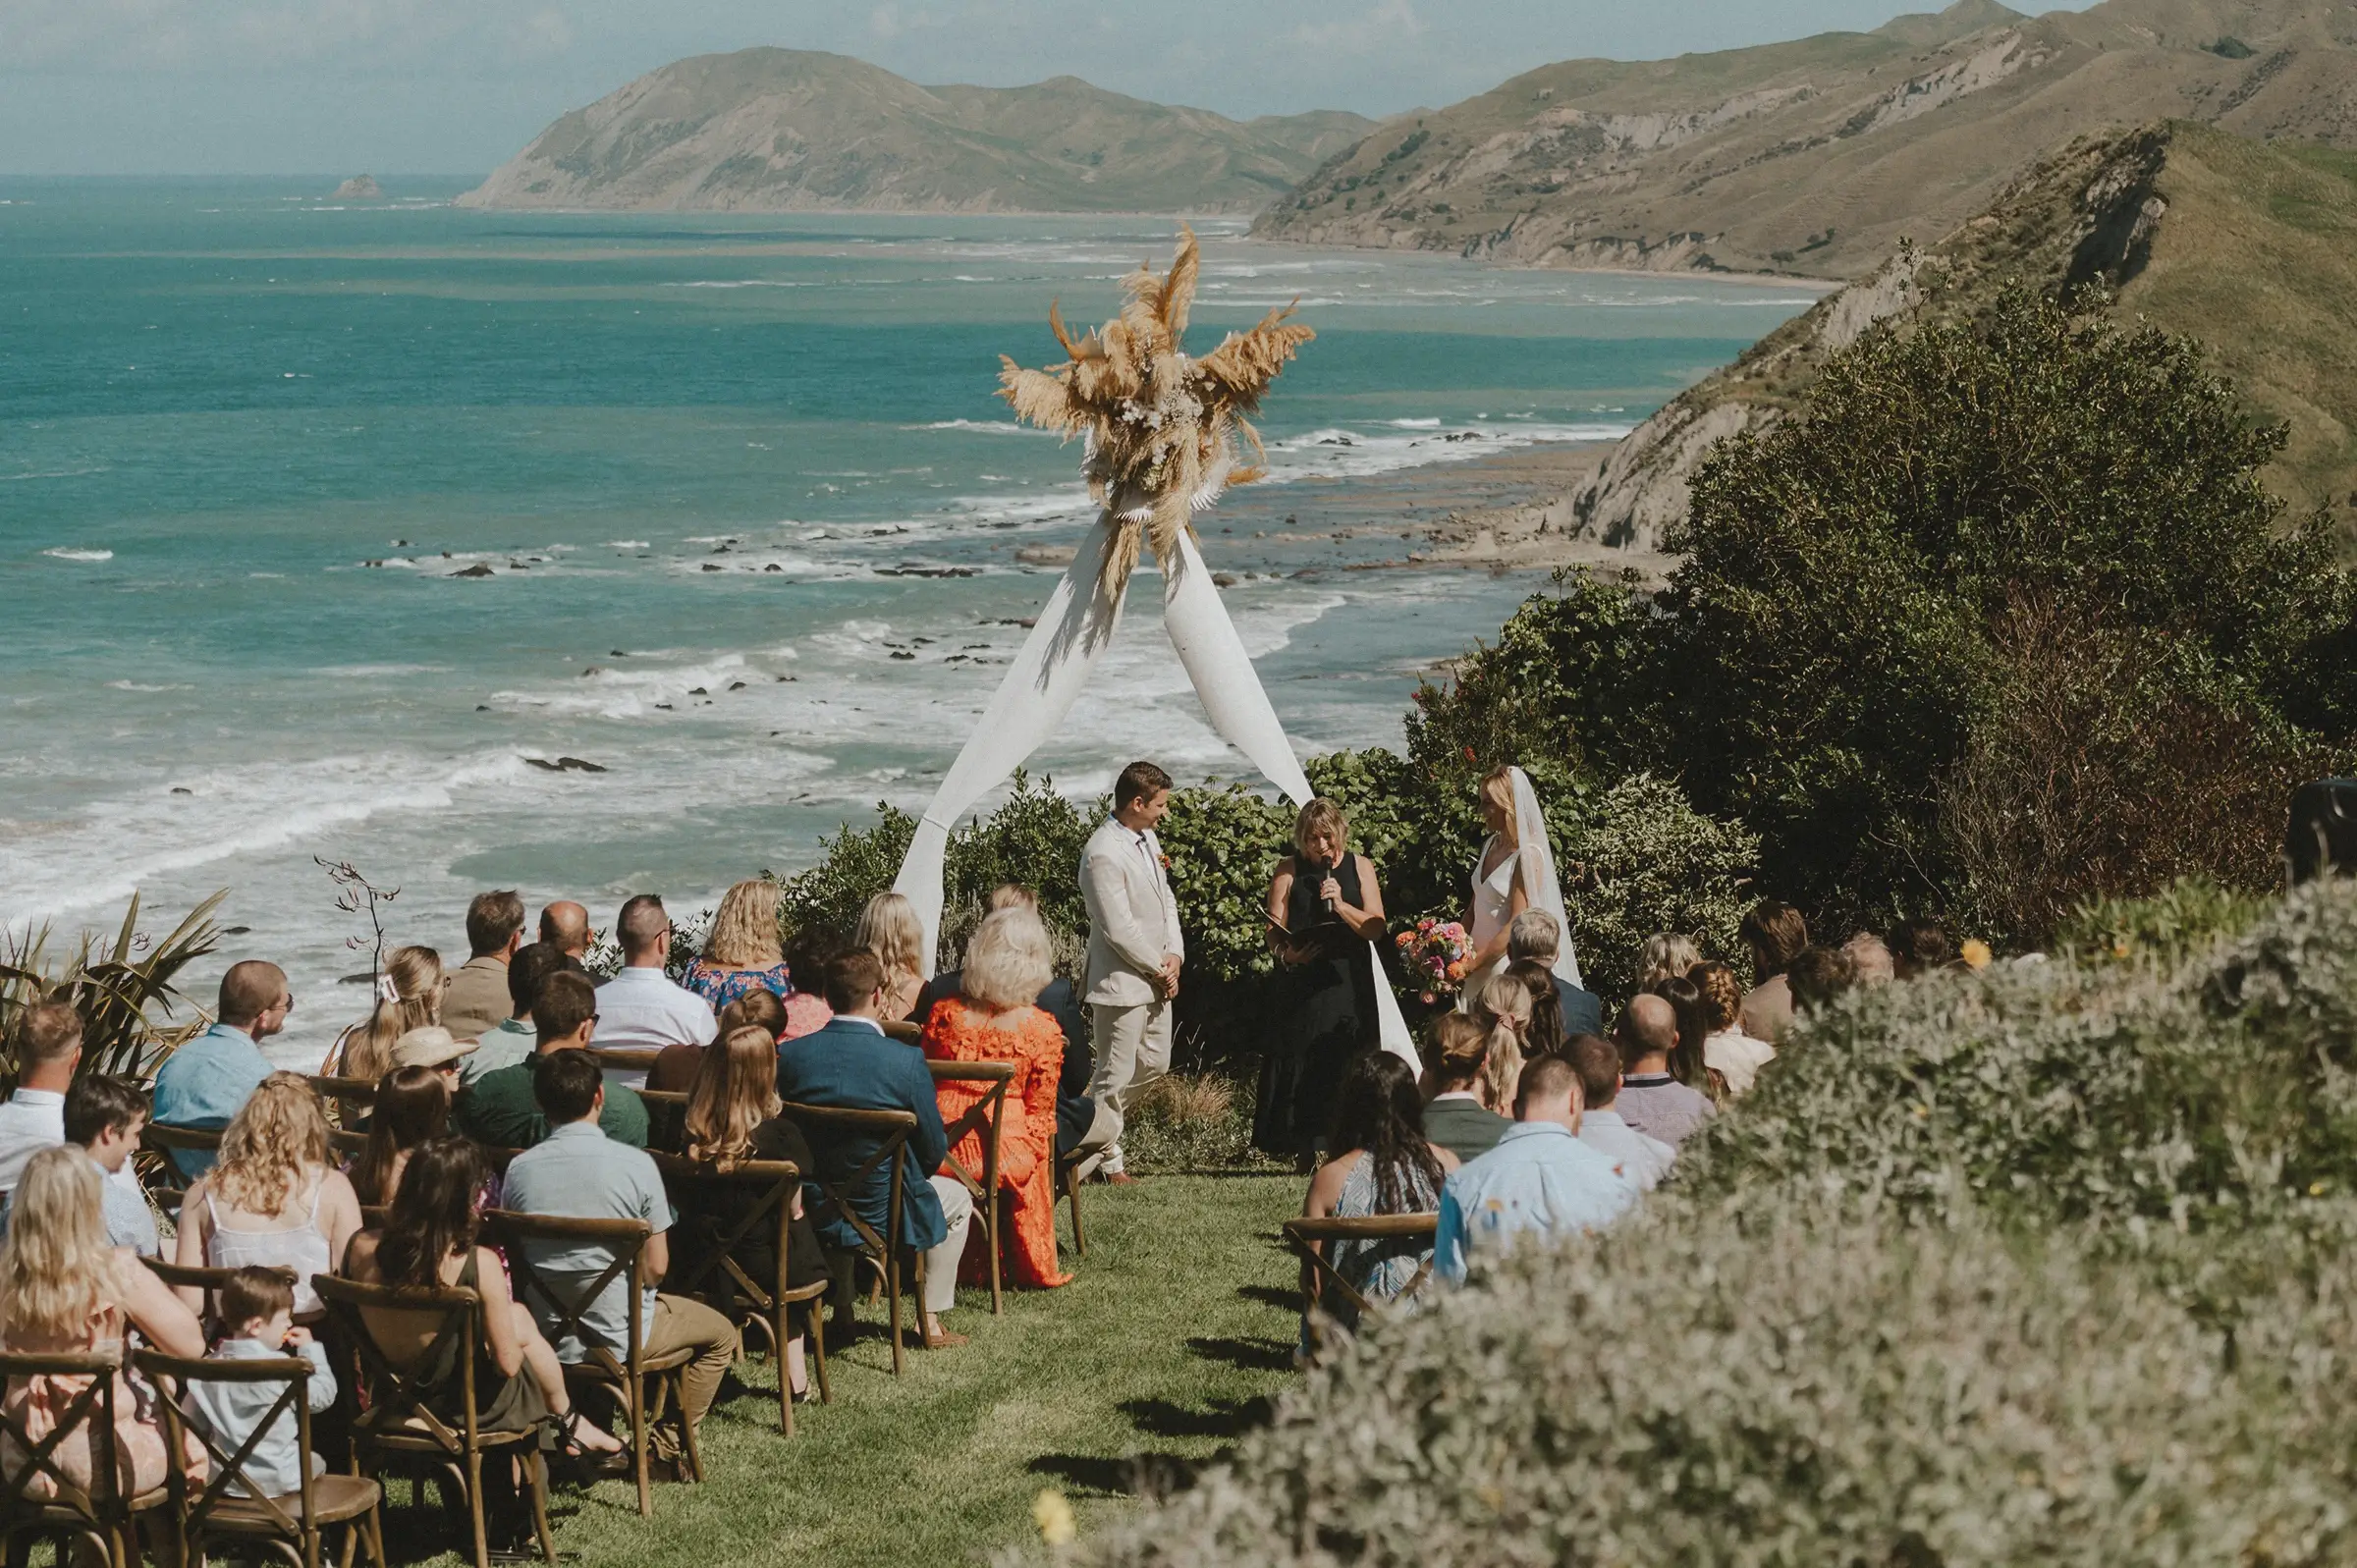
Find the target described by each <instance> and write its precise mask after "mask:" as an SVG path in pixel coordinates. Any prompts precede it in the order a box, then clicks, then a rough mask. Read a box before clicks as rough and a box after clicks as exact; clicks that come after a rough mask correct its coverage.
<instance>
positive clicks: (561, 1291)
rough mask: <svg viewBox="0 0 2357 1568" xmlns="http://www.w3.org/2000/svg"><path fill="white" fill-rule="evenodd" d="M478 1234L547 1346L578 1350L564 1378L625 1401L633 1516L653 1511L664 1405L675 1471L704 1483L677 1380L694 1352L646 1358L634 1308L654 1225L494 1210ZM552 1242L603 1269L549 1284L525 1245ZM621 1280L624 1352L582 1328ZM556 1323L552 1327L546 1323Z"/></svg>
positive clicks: (640, 1322) (692, 1425) (640, 1319)
mask: <svg viewBox="0 0 2357 1568" xmlns="http://www.w3.org/2000/svg"><path fill="white" fill-rule="evenodd" d="M483 1228H484V1231H485V1232H486V1234H487V1235H488V1236H489V1238H490V1239H491V1240H493V1241H495V1242H497V1243H498V1244H499V1247H500V1250H501V1251H502V1252H504V1253H505V1254H506V1255H507V1260H508V1274H509V1277H510V1278H511V1279H512V1280H513V1281H514V1282H515V1286H516V1299H517V1300H518V1301H521V1302H522V1303H523V1304H524V1305H525V1306H527V1307H530V1308H532V1309H534V1310H533V1314H532V1315H533V1316H534V1317H536V1318H538V1319H540V1321H541V1327H542V1328H543V1330H544V1331H545V1332H546V1333H547V1336H548V1342H549V1343H550V1344H552V1345H561V1344H563V1343H564V1342H565V1340H566V1339H567V1338H568V1337H571V1338H574V1339H577V1340H578V1341H579V1342H580V1345H581V1351H582V1355H581V1359H580V1360H579V1361H574V1362H567V1363H566V1364H565V1375H566V1377H568V1378H573V1379H581V1380H583V1381H586V1382H591V1383H595V1384H598V1385H600V1386H602V1387H606V1388H610V1389H612V1390H613V1391H614V1392H615V1393H616V1394H617V1395H618V1396H619V1397H620V1398H621V1400H622V1406H623V1411H624V1413H625V1414H626V1415H628V1416H629V1418H630V1471H631V1475H632V1477H633V1478H634V1479H635V1480H636V1482H637V1484H638V1513H639V1515H640V1517H642V1518H643V1517H646V1516H649V1515H651V1514H653V1513H654V1511H655V1495H654V1487H653V1477H652V1475H651V1473H650V1471H649V1469H648V1463H649V1461H648V1454H647V1429H648V1427H649V1426H650V1425H651V1424H652V1423H653V1421H654V1420H655V1418H656V1417H658V1416H660V1415H661V1414H662V1412H663V1406H664V1402H665V1399H666V1398H667V1397H668V1398H673V1399H677V1400H679V1401H680V1460H681V1464H680V1469H681V1473H682V1474H683V1475H684V1476H685V1477H686V1478H687V1479H689V1480H693V1481H701V1480H703V1479H704V1460H703V1454H702V1451H701V1450H700V1449H699V1448H698V1446H697V1443H696V1433H695V1423H694V1422H692V1421H689V1420H688V1419H687V1406H686V1399H685V1390H684V1389H683V1387H682V1386H681V1377H682V1373H683V1371H684V1370H685V1367H686V1365H687V1363H688V1362H689V1361H691V1360H693V1359H694V1354H695V1353H694V1352H693V1351H692V1350H689V1349H687V1348H685V1347H682V1348H680V1349H677V1350H667V1351H665V1352H663V1353H662V1354H661V1355H653V1354H650V1353H649V1352H648V1350H647V1348H646V1343H645V1340H646V1322H645V1318H644V1316H643V1315H642V1313H641V1311H640V1308H639V1303H640V1301H641V1300H642V1299H643V1293H642V1291H641V1290H640V1285H641V1284H642V1283H643V1275H644V1271H645V1252H646V1244H647V1241H648V1239H649V1238H650V1237H652V1236H653V1234H654V1227H652V1226H651V1225H649V1224H648V1223H647V1222H646V1221H645V1220H643V1219H578V1218H574V1217H566V1216H558V1215H527V1214H520V1213H518V1212H517V1211H515V1210H513V1209H492V1210H488V1211H486V1212H485V1213H484V1215H483ZM533 1242H553V1243H556V1244H557V1245H559V1246H564V1247H579V1246H582V1245H584V1244H586V1245H589V1246H595V1247H599V1248H602V1249H604V1251H605V1252H606V1254H607V1258H608V1261H607V1263H606V1266H605V1268H603V1269H602V1270H600V1271H598V1272H597V1273H595V1274H593V1275H591V1276H589V1278H588V1279H587V1281H586V1282H583V1283H576V1282H571V1281H562V1280H557V1279H553V1278H551V1277H550V1276H549V1275H547V1274H546V1273H543V1272H542V1271H540V1270H538V1269H536V1268H534V1267H533V1265H532V1261H531V1257H530V1252H531V1246H530V1244H531V1243H533ZM617 1282H620V1283H622V1284H624V1285H625V1286H626V1288H627V1290H628V1295H627V1297H626V1306H627V1308H628V1311H627V1314H626V1316H627V1319H628V1324H627V1327H626V1330H625V1334H624V1338H625V1343H624V1345H623V1347H622V1350H623V1353H622V1354H621V1355H619V1356H617V1355H616V1354H615V1353H614V1350H613V1347H611V1346H609V1345H607V1344H605V1343H604V1342H603V1341H602V1340H600V1339H599V1338H598V1337H597V1336H596V1335H595V1334H594V1333H593V1332H592V1331H591V1330H590V1329H589V1328H588V1326H587V1325H585V1323H584V1322H583V1320H584V1319H585V1318H587V1317H588V1315H589V1312H590V1310H591V1309H592V1308H594V1307H595V1306H596V1305H597V1299H598V1297H599V1296H600V1295H602V1294H604V1292H605V1289H606V1287H607V1286H608V1285H611V1284H615V1283H617ZM551 1319H553V1320H554V1322H553V1323H552V1322H551V1321H550V1320H551Z"/></svg>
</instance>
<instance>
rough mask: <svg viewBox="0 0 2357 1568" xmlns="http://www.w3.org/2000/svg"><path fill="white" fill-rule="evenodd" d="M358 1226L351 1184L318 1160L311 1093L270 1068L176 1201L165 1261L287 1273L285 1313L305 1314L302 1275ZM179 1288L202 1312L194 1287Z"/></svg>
mask: <svg viewBox="0 0 2357 1568" xmlns="http://www.w3.org/2000/svg"><path fill="white" fill-rule="evenodd" d="M359 1228H360V1204H359V1200H358V1198H356V1196H355V1195H354V1194H353V1190H352V1183H351V1181H350V1180H348V1179H347V1178H346V1177H345V1175H344V1173H343V1172H342V1171H340V1170H338V1169H336V1168H334V1166H332V1165H331V1164H330V1163H329V1162H328V1140H327V1117H326V1116H325V1114H323V1113H322V1112H321V1110H320V1108H319V1097H318V1096H317V1095H315V1094H313V1093H312V1092H311V1086H310V1085H309V1084H308V1083H306V1082H304V1081H303V1079H302V1078H301V1076H300V1075H298V1074H295V1073H291V1072H274V1073H272V1074H271V1075H270V1076H269V1077H267V1078H265V1079H263V1080H262V1085H261V1087H260V1088H258V1089H256V1090H255V1091H254V1092H253V1098H252V1099H250V1100H248V1101H247V1102H246V1105H245V1107H244V1108H242V1109H240V1110H239V1112H238V1113H237V1115H236V1116H235V1117H234V1118H233V1119H232V1120H231V1121H230V1124H229V1130H228V1131H227V1132H225V1133H223V1134H222V1136H221V1161H220V1163H218V1164H216V1165H215V1166H213V1168H212V1169H211V1170H209V1171H207V1172H206V1173H205V1174H204V1176H203V1177H202V1178H200V1179H199V1180H198V1181H197V1182H196V1183H195V1185H193V1186H192V1187H191V1188H190V1189H189V1193H188V1196H187V1197H186V1198H185V1199H183V1200H182V1201H181V1206H180V1238H179V1250H178V1252H177V1253H176V1255H175V1258H176V1261H177V1262H179V1263H181V1264H183V1265H187V1266H191V1267H201V1268H207V1269H238V1268H244V1267H247V1266H248V1265H252V1266H257V1267H260V1268H284V1269H289V1270H292V1271H294V1274H295V1316H296V1317H297V1318H298V1319H301V1318H315V1317H317V1316H318V1315H319V1313H320V1310H321V1308H320V1302H319V1293H318V1292H317V1291H316V1290H314V1289H312V1288H311V1276H312V1275H313V1274H324V1273H332V1272H333V1271H334V1270H335V1262H336V1260H337V1259H338V1258H341V1257H342V1256H343V1255H344V1246H345V1243H347V1242H349V1241H350V1240H351V1239H352V1237H353V1233H354V1232H356V1231H357V1230H358V1229H359ZM181 1294H182V1296H183V1298H184V1299H186V1300H187V1301H188V1302H189V1305H190V1306H191V1307H192V1308H193V1309H195V1310H196V1311H197V1312H198V1313H199V1314H201V1313H202V1312H203V1310H204V1300H203V1292H201V1291H198V1290H192V1289H190V1290H183V1291H182V1292H181Z"/></svg>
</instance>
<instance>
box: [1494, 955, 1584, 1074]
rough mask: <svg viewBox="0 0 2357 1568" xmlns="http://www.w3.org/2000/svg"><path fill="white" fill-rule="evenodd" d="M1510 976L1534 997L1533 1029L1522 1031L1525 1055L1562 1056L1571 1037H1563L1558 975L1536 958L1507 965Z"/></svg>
mask: <svg viewBox="0 0 2357 1568" xmlns="http://www.w3.org/2000/svg"><path fill="white" fill-rule="evenodd" d="M1506 972H1507V974H1509V975H1511V976H1513V977H1514V978H1515V979H1516V980H1519V981H1521V982H1522V989H1523V990H1525V991H1527V992H1529V993H1530V1025H1529V1027H1527V1028H1525V1029H1524V1030H1523V1031H1522V1054H1523V1055H1524V1056H1525V1057H1526V1058H1527V1057H1531V1056H1560V1055H1562V1052H1563V1042H1564V1041H1565V1040H1566V1039H1567V1038H1569V1037H1568V1036H1566V1035H1565V1034H1564V1033H1563V999H1562V993H1560V992H1558V991H1557V990H1556V989H1555V975H1554V974H1553V973H1552V972H1551V971H1550V970H1549V969H1548V967H1547V966H1546V965H1545V964H1543V963H1540V962H1539V961H1538V960H1537V959H1535V958H1524V959H1521V960H1519V961H1518V962H1515V963H1510V964H1507V966H1506Z"/></svg>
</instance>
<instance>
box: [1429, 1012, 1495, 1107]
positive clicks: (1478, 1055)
mask: <svg viewBox="0 0 2357 1568" xmlns="http://www.w3.org/2000/svg"><path fill="white" fill-rule="evenodd" d="M1421 1054H1422V1056H1423V1058H1424V1070H1425V1071H1426V1072H1428V1073H1430V1074H1432V1092H1433V1093H1434V1094H1436V1095H1439V1094H1448V1093H1451V1092H1452V1091H1461V1090H1466V1089H1475V1090H1478V1086H1479V1085H1480V1083H1481V1068H1482V1063H1483V1062H1485V1061H1486V1060H1488V1059H1489V1054H1490V1032H1489V1031H1488V1030H1487V1029H1484V1028H1483V1027H1482V1026H1481V1020H1480V1019H1478V1018H1476V1017H1474V1016H1473V1015H1472V1014H1471V1013H1469V1012H1445V1013H1443V1014H1441V1019H1440V1022H1438V1023H1436V1024H1434V1025H1433V1026H1432V1038H1431V1039H1429V1040H1427V1041H1425V1042H1424V1048H1423V1051H1422V1052H1421Z"/></svg>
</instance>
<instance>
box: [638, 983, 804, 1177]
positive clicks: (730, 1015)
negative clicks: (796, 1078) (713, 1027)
mask: <svg viewBox="0 0 2357 1568" xmlns="http://www.w3.org/2000/svg"><path fill="white" fill-rule="evenodd" d="M718 1029H719V1033H718V1034H717V1035H716V1036H715V1037H714V1043H713V1045H710V1046H691V1045H688V1044H686V1043H685V1042H682V1043H681V1044H679V1045H676V1046H665V1047H664V1048H663V1054H661V1055H659V1056H657V1057H656V1058H655V1064H654V1066H652V1067H651V1068H649V1069H648V1070H647V1074H646V1086H647V1087H648V1088H649V1089H653V1090H657V1091H659V1092H661V1093H664V1094H674V1095H684V1094H687V1093H689V1092H691V1091H692V1090H693V1089H694V1088H695V1080H696V1078H697V1077H698V1076H699V1075H700V1074H701V1073H702V1072H703V1070H704V1057H705V1056H706V1055H708V1054H710V1053H711V1052H712V1051H713V1050H714V1049H716V1047H717V1046H718V1044H719V1042H720V1041H723V1040H726V1039H728V1038H729V1034H730V1032H731V1031H732V1030H737V1029H758V1030H760V1031H761V1032H762V1033H763V1034H765V1035H767V1036H768V1037H769V1049H770V1051H771V1052H772V1053H773V1054H774V1053H775V1052H776V1051H777V1049H778V1043H779V1042H780V1041H781V1040H783V1039H784V1038H785V1037H786V1004H785V1003H784V1002H782V1001H780V1000H778V998H777V994H776V993H775V992H770V991H748V992H746V993H745V994H744V995H743V996H741V997H739V998H738V999H737V1000H735V1001H732V1002H730V1003H728V1004H727V1005H726V1006H724V1007H722V1008H721V1009H720V1018H719V1020H718ZM770 1077H771V1078H772V1079H775V1078H776V1077H777V1073H776V1072H775V1071H774V1070H773V1071H772V1072H771V1073H770ZM764 1158H766V1157H764Z"/></svg>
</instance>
